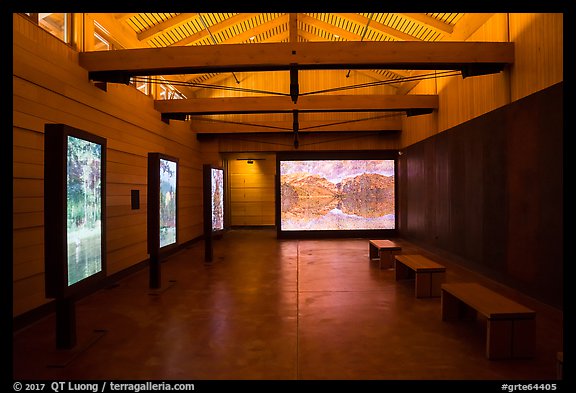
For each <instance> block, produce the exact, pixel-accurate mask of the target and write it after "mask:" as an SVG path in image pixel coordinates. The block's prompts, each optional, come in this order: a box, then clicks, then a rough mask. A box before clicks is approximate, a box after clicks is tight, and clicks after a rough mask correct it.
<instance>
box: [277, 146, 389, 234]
mask: <svg viewBox="0 0 576 393" xmlns="http://www.w3.org/2000/svg"><path fill="white" fill-rule="evenodd" d="M397 156H398V152H397V151H390V150H382V151H322V152H312V151H310V152H279V153H277V154H276V228H277V233H278V237H279V238H299V237H301V238H314V237H320V238H322V237H368V236H370V237H374V238H376V236H378V237H380V236H395V235H396V227H397V222H396V220H397V214H396V205H397V203H396V186H397V185H396V158H397Z"/></svg>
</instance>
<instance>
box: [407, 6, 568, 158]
mask: <svg viewBox="0 0 576 393" xmlns="http://www.w3.org/2000/svg"><path fill="white" fill-rule="evenodd" d="M467 41H511V42H514V50H515V60H514V64H513V65H512V66H510V67H508V68H506V69H505V70H504V71H502V72H500V73H498V74H494V75H486V76H477V77H469V78H466V79H463V78H462V77H461V76H454V77H447V78H438V79H436V81H435V82H434V81H433V82H428V83H423V82H420V83H419V85H418V86H417V88H415V89H414V90H412V91H411V92H410V93H411V94H438V96H439V108H438V111H437V113H435V114H432V115H425V116H419V117H415V118H407V119H405V121H404V126H403V129H402V140H401V146H402V147H406V146H409V145H411V144H413V143H416V142H418V141H419V140H423V139H425V138H427V137H429V136H430V135H433V134H434V133H438V132H442V131H445V130H448V129H451V128H452V127H454V126H456V125H458V124H461V123H464V122H466V121H468V120H470V119H473V118H475V117H477V116H481V115H482V114H484V113H487V112H489V111H491V110H494V109H496V108H500V107H502V106H504V105H507V104H509V103H511V102H513V101H516V100H518V99H521V98H523V97H526V96H528V95H530V94H532V93H534V92H536V91H539V90H542V89H544V88H546V87H549V86H552V85H553V84H556V83H558V82H561V81H562V80H563V62H564V59H563V16H562V14H550V13H510V14H506V13H497V14H494V15H493V16H492V17H491V18H490V19H488V21H487V22H486V23H485V24H484V25H483V26H481V27H480V28H479V29H478V30H476V31H475V32H473V33H472V34H471V35H470V36H469V37H468V38H467Z"/></svg>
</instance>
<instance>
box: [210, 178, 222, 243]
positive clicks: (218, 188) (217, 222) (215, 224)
mask: <svg viewBox="0 0 576 393" xmlns="http://www.w3.org/2000/svg"><path fill="white" fill-rule="evenodd" d="M210 175H211V185H212V187H211V188H212V197H211V206H212V231H214V232H216V231H221V230H224V170H222V169H220V168H210Z"/></svg>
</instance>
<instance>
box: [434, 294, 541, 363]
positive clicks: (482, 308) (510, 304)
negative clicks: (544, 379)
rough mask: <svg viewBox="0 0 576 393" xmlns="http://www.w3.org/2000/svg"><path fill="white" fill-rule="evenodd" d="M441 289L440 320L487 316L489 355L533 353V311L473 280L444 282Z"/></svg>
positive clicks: (534, 328)
mask: <svg viewBox="0 0 576 393" xmlns="http://www.w3.org/2000/svg"><path fill="white" fill-rule="evenodd" d="M441 290H442V293H441V308H442V320H443V321H450V320H457V319H465V317H466V315H468V316H469V317H475V316H477V313H480V314H482V315H483V316H484V317H486V318H487V329H486V336H487V337H486V357H487V358H488V359H504V358H529V357H532V356H533V354H534V347H535V338H536V337H535V333H536V331H535V330H536V312H535V311H533V310H531V309H529V308H528V307H525V306H523V305H521V304H519V303H517V302H515V301H513V300H511V299H508V298H507V297H505V296H503V295H500V294H499V293H496V292H494V291H492V290H490V289H488V288H486V287H484V286H482V285H480V284H476V283H444V284H442V286H441ZM470 311H472V313H470Z"/></svg>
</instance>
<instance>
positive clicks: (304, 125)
mask: <svg viewBox="0 0 576 393" xmlns="http://www.w3.org/2000/svg"><path fill="white" fill-rule="evenodd" d="M292 123H293V122H292V120H283V121H270V120H263V121H252V122H250V123H243V122H241V121H238V122H234V121H222V120H215V119H207V118H202V117H198V118H194V117H193V118H192V119H191V120H190V129H191V130H192V131H194V132H196V133H197V134H198V135H208V134H238V133H266V132H268V133H270V132H272V133H278V132H289V133H292V132H293V131H292V130H293V128H292V126H293V124H292ZM299 125H300V127H299V129H300V131H301V132H302V133H304V132H323V131H329V132H334V131H349V132H350V131H352V132H366V131H369V132H379V131H401V130H402V120H401V116H398V117H395V118H382V119H367V120H359V121H340V122H339V121H334V122H330V121H319V120H303V119H300V120H299Z"/></svg>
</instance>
